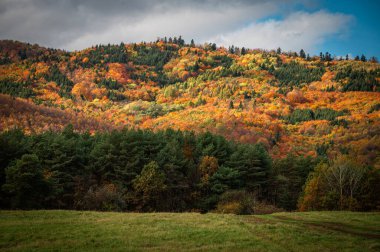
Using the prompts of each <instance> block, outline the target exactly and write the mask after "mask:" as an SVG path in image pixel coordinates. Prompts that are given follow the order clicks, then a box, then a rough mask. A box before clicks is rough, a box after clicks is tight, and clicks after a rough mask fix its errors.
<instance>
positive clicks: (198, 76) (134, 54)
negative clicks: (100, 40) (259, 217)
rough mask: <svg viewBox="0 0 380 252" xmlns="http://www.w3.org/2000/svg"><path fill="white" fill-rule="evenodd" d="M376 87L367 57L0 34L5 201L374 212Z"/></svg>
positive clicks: (378, 68)
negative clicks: (33, 39)
mask: <svg viewBox="0 0 380 252" xmlns="http://www.w3.org/2000/svg"><path fill="white" fill-rule="evenodd" d="M379 91H380V65H379V63H377V60H376V59H375V58H370V59H367V58H366V56H365V55H361V56H358V57H356V58H355V59H349V58H348V57H347V58H346V57H344V58H339V59H334V58H333V57H332V55H331V54H330V53H328V52H325V53H321V54H320V55H317V56H312V55H309V54H308V53H307V52H304V51H303V50H301V51H300V52H297V53H296V52H283V51H282V50H281V49H280V48H278V49H276V50H273V51H264V50H258V49H255V50H251V49H247V48H236V47H233V46H231V47H230V48H221V47H217V45H215V44H204V45H196V44H195V43H194V41H191V42H190V43H185V41H184V40H183V39H182V38H181V37H179V38H164V39H158V40H157V41H156V42H151V43H145V42H143V43H138V44H124V43H121V44H119V45H96V46H93V47H91V48H88V49H85V50H82V51H75V52H66V51H63V50H56V49H50V48H44V47H40V46H38V45H30V44H26V43H21V42H17V41H9V40H4V41H0V116H1V124H0V206H1V207H2V208H26V209H31V208H66V209H94V210H118V211H121V210H131V211H190V210H197V211H209V210H216V211H220V212H224V213H225V212H232V213H252V212H255V213H258V212H260V211H261V212H273V211H279V210H280V211H281V210H283V209H286V210H294V209H297V208H298V209H299V210H326V209H327V210H343V209H350V210H376V209H377V210H378V209H380V198H379V194H380V93H379ZM15 128H16V129H15ZM337 174H344V176H340V177H339V176H338V175H337ZM253 199H255V200H253Z"/></svg>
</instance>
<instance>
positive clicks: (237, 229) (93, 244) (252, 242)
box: [0, 210, 380, 252]
mask: <svg viewBox="0 0 380 252" xmlns="http://www.w3.org/2000/svg"><path fill="white" fill-rule="evenodd" d="M379 250H380V213H355V212H306V213H277V214H272V215H250V216H237V215H225V214H211V213H210V214H198V213H110V212H80V211H61V210H49V211H0V251H308V252H310V251H379Z"/></svg>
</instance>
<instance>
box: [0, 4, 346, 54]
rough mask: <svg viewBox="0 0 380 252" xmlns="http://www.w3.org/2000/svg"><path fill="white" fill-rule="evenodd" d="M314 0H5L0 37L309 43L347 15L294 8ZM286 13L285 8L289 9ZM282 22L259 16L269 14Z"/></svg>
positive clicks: (62, 41) (338, 26) (71, 44)
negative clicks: (277, 17) (169, 38)
mask: <svg viewBox="0 0 380 252" xmlns="http://www.w3.org/2000/svg"><path fill="white" fill-rule="evenodd" d="M311 2H313V0H234V1H230V0H193V1H189V0H161V1H153V0H114V1H104V0H75V1H74V0H62V1H50V0H3V1H0V14H1V15H0V24H1V25H0V39H15V40H21V41H27V42H30V43H39V44H41V45H43V46H49V47H55V48H62V49H68V50H76V49H83V48H86V47H89V46H91V45H95V44H99V43H102V44H108V43H120V42H121V41H123V42H139V41H142V40H145V41H152V40H155V39H156V38H157V37H164V36H167V37H169V36H171V37H173V36H178V35H182V36H183V37H184V38H185V39H186V41H189V40H190V39H192V38H193V39H195V41H196V42H197V43H203V42H206V41H209V42H216V43H217V44H223V45H226V46H228V45H232V44H234V45H236V46H240V47H242V46H245V47H249V48H268V49H272V48H276V47H278V46H281V47H282V48H283V49H287V50H289V49H291V50H298V49H299V48H304V49H306V50H307V49H312V48H314V47H315V46H316V45H318V44H320V43H322V42H323V41H324V40H325V39H326V38H327V37H328V36H330V35H334V34H342V33H343V31H344V27H345V26H346V25H347V23H348V22H349V20H350V17H349V16H347V15H343V14H334V13H328V12H326V11H320V12H315V13H307V12H296V13H292V10H293V9H294V6H296V5H297V4H301V5H303V6H305V8H307V5H308V4H310V3H311ZM289 13H290V14H289ZM285 14H286V15H287V16H286V18H285V19H283V20H267V21H264V22H259V21H258V20H263V19H264V20H265V18H267V17H269V16H272V15H285Z"/></svg>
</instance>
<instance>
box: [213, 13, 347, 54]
mask: <svg viewBox="0 0 380 252" xmlns="http://www.w3.org/2000/svg"><path fill="white" fill-rule="evenodd" d="M352 21H353V17H352V16H349V15H344V14H339V13H329V12H326V11H318V12H314V13H307V12H296V13H292V14H290V15H289V16H287V17H286V18H284V19H283V20H274V19H271V20H267V21H264V22H253V23H251V24H249V25H248V26H246V27H244V28H241V29H239V30H237V31H233V32H230V33H226V34H221V35H220V36H218V37H215V38H214V40H215V41H217V42H218V43H220V44H223V45H232V44H233V45H236V46H240V47H243V46H245V47H249V48H263V49H275V48H277V47H279V46H280V47H281V48H282V49H285V50H296V51H298V50H300V49H305V50H308V51H309V50H315V49H316V47H317V46H318V45H320V44H322V43H323V42H324V41H325V40H326V39H328V38H329V37H331V36H343V35H345V34H347V32H348V30H347V27H348V24H349V23H350V22H352Z"/></svg>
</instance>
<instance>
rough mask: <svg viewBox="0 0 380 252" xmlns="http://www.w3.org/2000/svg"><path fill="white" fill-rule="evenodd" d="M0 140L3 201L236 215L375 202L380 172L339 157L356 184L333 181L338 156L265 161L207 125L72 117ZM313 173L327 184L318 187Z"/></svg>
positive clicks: (251, 147) (22, 205) (18, 205)
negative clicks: (102, 124) (111, 123)
mask: <svg viewBox="0 0 380 252" xmlns="http://www.w3.org/2000/svg"><path fill="white" fill-rule="evenodd" d="M0 146H1V147H0V154H1V155H0V159H1V160H0V163H1V167H0V168H1V169H0V186H1V192H0V196H1V197H0V201H1V202H0V203H1V206H2V208H12V209H39V208H48V209H49V208H55V209H56V208H59V209H86V210H102V211H106V210H112V211H174V212H177V211H189V210H198V211H210V210H213V209H215V208H217V207H220V205H221V204H222V205H223V204H224V205H229V207H230V206H231V204H228V201H229V200H233V201H237V202H238V204H237V206H238V211H237V212H238V213H251V211H250V209H252V208H251V205H250V204H251V203H252V202H254V200H256V201H261V202H267V203H268V204H272V205H275V206H276V207H279V208H282V209H286V210H294V209H297V206H298V207H300V208H301V209H303V210H309V209H330V208H333V207H332V206H334V203H336V206H339V207H338V209H352V210H355V209H360V210H370V209H375V208H376V207H378V206H379V205H380V204H378V203H379V202H378V197H377V196H376V195H378V193H379V186H378V185H379V184H380V175H379V172H378V171H376V170H375V169H373V168H372V167H365V166H363V165H361V164H358V163H356V162H351V161H350V159H345V160H348V161H347V162H348V164H349V166H350V167H355V169H357V170H358V171H359V172H358V173H357V174H359V173H360V174H359V175H355V179H356V180H355V183H354V185H353V184H352V183H353V182H349V181H351V180H350V179H347V181H348V182H347V181H346V182H342V183H341V187H333V186H332V185H335V184H336V182H334V176H333V175H334V172H336V171H335V170H331V171H330V170H329V169H330V167H340V163H339V162H340V161H339V162H338V161H334V160H333V161H331V160H328V159H327V158H326V157H325V156H324V157H322V156H319V157H302V156H299V157H298V156H294V155H289V156H288V157H286V158H283V159H275V160H272V158H271V157H270V156H269V155H268V152H267V151H266V150H265V148H264V147H263V146H262V145H260V144H240V143H236V142H232V141H227V140H226V139H224V138H223V137H221V136H217V135H213V134H211V133H203V134H200V135H195V134H194V133H193V132H182V131H174V130H171V129H168V130H166V131H159V132H152V131H142V130H131V129H124V130H121V131H112V132H107V133H97V134H95V135H90V134H89V133H76V132H75V131H73V127H72V126H70V125H69V126H67V127H66V128H65V129H64V130H63V131H62V132H52V131H48V132H44V133H41V134H33V135H25V134H24V133H23V132H22V131H21V130H17V129H15V130H11V131H6V132H3V133H1V134H0ZM314 167H316V168H315V169H314ZM321 167H323V169H322V168H321ZM331 169H332V168H331ZM334 169H335V168H334ZM321 170H322V171H323V172H325V171H326V173H323V174H324V175H323V176H322V175H319V174H320V173H321ZM345 171H346V172H347V174H348V173H349V172H351V169H346V170H345ZM355 171H356V170H355ZM326 174H327V175H328V176H330V177H331V178H330V180H329V179H327V178H326V176H327V175H326ZM350 174H351V173H350ZM355 174H356V173H355ZM347 177H349V176H348V175H347ZM317 179H319V180H321V181H322V180H323V182H324V183H322V182H321V183H317V184H318V186H320V187H319V188H315V186H314V184H315V183H316V182H315V180H317ZM319 180H318V181H319ZM305 183H306V184H305ZM376 183H377V184H376ZM303 188H305V190H303ZM342 188H343V189H342ZM320 192H326V193H328V194H326V195H328V198H327V199H326V197H327V196H326V195H325V194H323V195H320ZM253 199H254V200H253ZM376 199H377V201H376ZM226 201H227V203H226ZM321 202H322V203H321ZM376 202H377V203H376Z"/></svg>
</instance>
